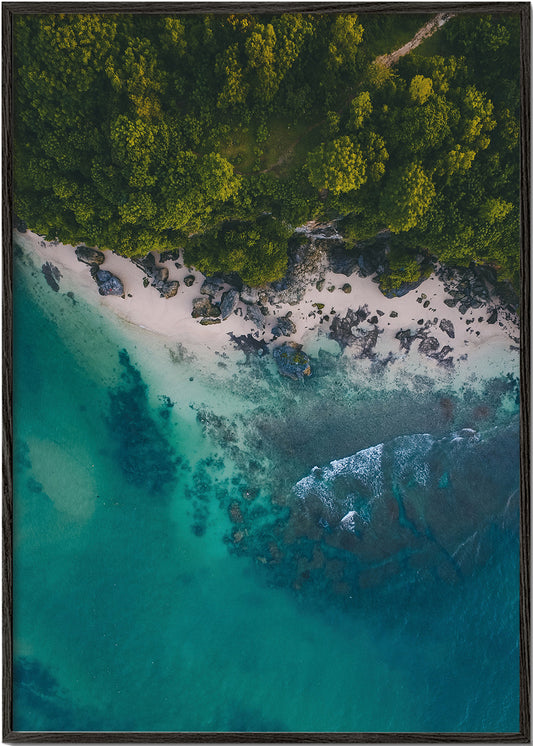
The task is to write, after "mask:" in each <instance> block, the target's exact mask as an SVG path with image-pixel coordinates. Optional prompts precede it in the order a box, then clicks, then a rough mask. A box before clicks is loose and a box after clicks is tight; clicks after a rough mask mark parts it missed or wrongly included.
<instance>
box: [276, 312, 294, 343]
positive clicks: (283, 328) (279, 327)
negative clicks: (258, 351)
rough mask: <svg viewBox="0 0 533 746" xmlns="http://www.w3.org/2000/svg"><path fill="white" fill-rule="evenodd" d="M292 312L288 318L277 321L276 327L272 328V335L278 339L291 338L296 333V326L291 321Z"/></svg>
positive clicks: (283, 317)
mask: <svg viewBox="0 0 533 746" xmlns="http://www.w3.org/2000/svg"><path fill="white" fill-rule="evenodd" d="M289 314H290V311H289V313H288V314H287V315H286V316H282V317H281V318H279V319H278V320H277V323H276V325H275V326H273V327H272V334H273V335H274V337H275V338H276V339H277V338H278V337H290V336H291V334H295V333H296V324H295V323H294V321H292V320H291V318H290V316H289Z"/></svg>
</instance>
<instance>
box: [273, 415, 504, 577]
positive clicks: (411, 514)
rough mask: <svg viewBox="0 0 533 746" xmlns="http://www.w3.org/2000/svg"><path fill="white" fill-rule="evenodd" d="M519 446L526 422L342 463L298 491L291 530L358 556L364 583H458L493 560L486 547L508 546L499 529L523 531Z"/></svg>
mask: <svg viewBox="0 0 533 746" xmlns="http://www.w3.org/2000/svg"><path fill="white" fill-rule="evenodd" d="M518 444H519V439H518V425H512V426H510V427H508V428H506V429H505V430H503V429H501V430H499V431H496V433H494V431H490V432H488V433H484V434H480V433H477V432H475V431H474V430H471V429H463V430H460V431H459V432H455V433H452V434H450V435H447V436H445V437H440V438H437V437H434V436H432V435H429V434H417V435H407V436H401V437H398V438H395V439H394V440H392V441H389V442H387V443H381V444H379V445H376V446H372V447H371V448H367V449H365V450H362V451H359V452H358V453H356V454H354V455H353V456H349V457H347V458H343V459H340V460H338V461H332V462H331V463H330V464H329V465H328V466H326V467H322V468H321V469H320V470H318V471H317V470H313V471H312V472H311V474H310V475H309V476H307V477H304V478H303V479H301V480H300V481H299V482H298V483H297V484H296V485H295V486H294V488H293V496H294V497H293V501H292V506H291V507H292V510H291V518H290V525H289V527H288V531H289V533H290V532H291V531H292V532H293V535H297V536H309V537H311V538H314V539H316V538H317V535H318V537H322V540H323V541H326V542H327V544H329V545H330V546H334V547H337V548H339V549H341V550H343V551H348V552H351V553H352V554H354V555H355V556H356V557H357V560H358V570H357V572H358V582H359V585H360V586H366V585H369V584H370V585H375V584H378V583H381V582H384V581H386V580H387V579H389V578H390V577H391V576H394V575H401V576H402V577H404V578H409V576H410V575H411V577H412V578H413V579H415V580H416V581H417V582H419V581H420V579H421V578H424V577H425V578H431V577H434V574H435V573H436V575H437V576H438V577H447V578H448V579H450V580H453V579H455V578H457V575H458V574H461V573H464V572H470V571H471V570H472V569H473V567H474V566H475V565H476V564H482V563H483V562H484V561H485V560H486V556H487V555H486V553H485V551H484V552H480V551H479V550H480V548H481V547H483V548H484V550H488V551H490V547H491V546H492V545H493V543H494V542H497V541H498V534H497V532H495V526H499V525H501V524H502V522H503V521H505V522H506V525H508V526H513V527H514V530H515V531H518V516H519V513H518V494H519V491H518V482H517V479H518V464H519V448H518ZM502 458H503V459H505V463H506V464H507V467H506V468H505V469H501V467H500V466H499V464H501V460H502ZM422 572H423V573H424V575H421V573H422Z"/></svg>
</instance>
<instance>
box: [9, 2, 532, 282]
mask: <svg viewBox="0 0 533 746" xmlns="http://www.w3.org/2000/svg"><path fill="white" fill-rule="evenodd" d="M428 18H429V17H428V16H420V15H402V16H399V15H398V16H393V15H384V14H370V13H367V14H360V15H359V16H357V15H355V14H313V15H306V14H282V15H264V14H253V15H252V14H238V15H237V14H234V15H222V14H206V15H194V14H187V15H182V16H179V15H175V16H172V15H155V14H151V15H142V14H141V15H126V14H120V15H108V14H106V15H97V14H90V15H76V14H58V15H17V16H16V17H15V28H14V49H15V156H14V168H15V212H16V214H17V216H18V217H19V218H20V219H21V220H23V221H25V222H26V223H27V225H28V226H29V227H30V228H31V229H32V230H35V231H36V232H38V233H40V234H42V235H45V236H46V237H47V238H51V239H55V238H58V239H59V240H61V241H63V242H65V243H80V242H85V243H87V244H88V245H90V246H98V247H100V248H101V249H111V250H113V251H115V252H117V253H120V254H123V255H126V256H134V255H143V254H146V253H147V252H149V251H151V250H156V251H163V250H168V249H177V248H178V247H183V248H184V249H185V254H186V258H187V260H188V261H189V262H190V263H191V264H192V263H194V265H195V266H197V267H198V268H199V269H202V270H204V271H205V272H216V271H226V272H232V271H233V272H237V273H239V274H240V275H241V277H242V278H243V280H244V281H245V282H248V283H249V284H256V285H259V284H262V283H265V282H270V281H272V280H275V279H277V278H279V277H280V276H281V275H283V272H284V270H285V267H286V259H287V242H288V238H289V237H290V235H291V234H292V233H293V231H294V228H295V227H296V226H298V225H300V224H302V223H304V222H306V221H308V220H312V219H314V220H332V219H337V218H340V217H343V218H344V220H343V221H342V224H344V225H346V226H349V231H348V233H347V235H346V240H347V242H348V245H350V244H351V245H353V244H354V243H355V242H357V241H361V240H364V239H367V238H371V237H372V236H374V235H376V233H378V232H379V231H382V230H389V231H391V232H392V233H393V234H394V236H395V240H401V243H402V245H403V246H404V250H405V255H406V259H405V261H404V262H403V264H404V265H405V267H406V268H407V269H406V272H407V273H409V271H410V270H409V267H410V259H409V256H410V252H417V251H418V252H419V251H424V252H427V254H428V255H429V256H433V257H435V258H437V259H438V260H440V261H442V262H446V263H450V264H455V265H468V264H470V263H471V262H476V263H489V264H491V265H493V266H494V267H495V268H496V269H497V271H498V273H499V275H500V277H502V278H505V279H510V280H512V281H514V282H515V284H516V283H517V282H518V276H519V261H520V251H519V246H520V236H519V226H520V221H519V111H520V109H519V107H520V86H519V79H520V74H519V59H520V56H519V19H518V16H517V15H513V14H494V15H492V16H491V15H468V14H460V15H459V16H457V17H455V18H453V19H451V20H450V21H448V22H447V23H446V25H445V26H444V27H443V28H442V29H441V30H439V31H438V32H437V34H436V35H435V36H434V37H432V38H431V39H429V40H428V41H427V42H425V43H424V44H423V45H421V46H420V47H419V48H418V49H416V50H415V51H413V52H412V53H411V54H409V55H406V56H405V57H403V58H402V59H401V60H400V61H399V62H398V64H397V65H395V66H394V67H390V68H387V67H384V66H383V65H382V64H380V63H379V62H378V63H376V62H375V60H376V57H377V56H378V55H380V54H384V53H388V52H391V51H393V50H394V49H395V48H397V47H398V46H401V44H403V43H405V41H407V40H408V39H409V38H411V36H412V35H413V34H414V33H415V32H416V30H417V29H418V28H419V27H420V26H421V25H423V23H424V22H425V21H426V20H428ZM395 261H396V260H395ZM411 263H412V262H411ZM396 264H397V265H398V267H400V265H401V264H402V262H401V261H400V260H398V261H396ZM398 276H399V277H400V279H401V272H399V274H398Z"/></svg>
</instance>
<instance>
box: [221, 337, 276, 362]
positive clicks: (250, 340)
mask: <svg viewBox="0 0 533 746" xmlns="http://www.w3.org/2000/svg"><path fill="white" fill-rule="evenodd" d="M229 338H230V339H231V341H232V342H233V343H234V344H235V347H236V348H237V349H238V350H241V351H242V352H244V354H245V355H246V359H248V358H249V356H250V355H252V354H253V355H257V356H258V357H263V355H268V352H269V350H268V345H267V343H266V342H265V340H264V339H256V338H255V337H254V336H252V335H251V334H242V335H241V336H240V337H236V336H235V335H234V334H233V332H229Z"/></svg>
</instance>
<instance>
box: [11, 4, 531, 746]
mask: <svg viewBox="0 0 533 746" xmlns="http://www.w3.org/2000/svg"><path fill="white" fill-rule="evenodd" d="M442 10H447V11H450V12H454V13H465V12H467V13H513V14H516V15H518V16H519V17H520V29H521V53H520V60H521V61H520V68H521V103H522V107H521V144H520V148H521V151H520V157H521V184H520V186H521V194H520V208H521V251H522V255H521V260H522V264H521V299H520V314H521V333H520V397H521V418H520V510H521V513H520V720H519V731H518V732H516V733H378V732H375V733H296V732H295V733H262V732H261V733H247V732H246V733H226V732H224V733H221V732H213V733H211V732H195V733H192V732H181V733H170V732H154V733H149V732H131V731H128V732H118V731H113V732H104V731H98V732H96V731H95V732H92V731H91V732H86V731H79V732H74V731H64V732H63V731H60V732H52V731H45V732H37V731H31V732H26V731H14V730H13V463H12V459H13V256H12V230H13V86H12V73H13V57H12V53H13V38H12V24H13V17H14V16H15V15H21V14H38V13H126V12H127V13H144V14H152V13H157V14H166V13H168V14H170V13H181V14H189V13H207V12H209V13H239V12H240V13H280V12H287V11H293V12H294V11H297V12H300V13H313V12H315V13H341V12H342V13H346V12H359V13H361V12H366V13H368V12H389V13H431V12H438V11H442ZM2 29H3V31H2V69H3V74H2V119H3V127H2V162H3V171H2V195H3V197H2V221H3V231H2V250H3V251H2V255H3V274H2V292H3V302H2V322H3V337H2V360H3V367H2V385H3V390H2V404H3V421H2V435H3V442H2V470H3V480H2V508H3V522H2V538H3V552H2V589H3V603H2V633H3V635H2V653H3V671H2V684H3V696H2V705H3V712H2V732H3V742H6V743H444V742H449V743H469V742H478V743H504V742H512V743H530V742H531V712H530V708H531V698H530V645H531V622H530V603H531V598H530V543H529V542H530V503H529V483H530V467H529V457H530V431H529V427H530V425H529V412H530V404H529V397H530V385H529V371H530V334H531V329H530V313H531V308H530V253H531V241H530V231H531V224H530V174H531V168H530V159H531V142H530V126H531V123H530V105H531V93H530V86H531V50H530V47H531V7H530V3H529V2H516V3H512V2H511V3H508V2H492V3H491V2H489V3H485V2H479V3H478V2H476V3H453V2H452V3H446V2H444V3H443V2H440V3H439V2H433V3H425V2H422V3H412V2H382V3H377V2H365V3H351V2H350V3H342V2H341V3H334V2H327V1H326V2H305V0H304V1H303V2H299V3H294V2H255V3H245V2H238V3H228V2H212V3H211V2H210V3H205V2H182V3H174V2H169V3H166V2H147V3H143V2H125V3H117V2H115V3H113V2H109V3H106V2H73V3H66V2H28V3H23V2H18V3H17V2H5V3H2Z"/></svg>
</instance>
